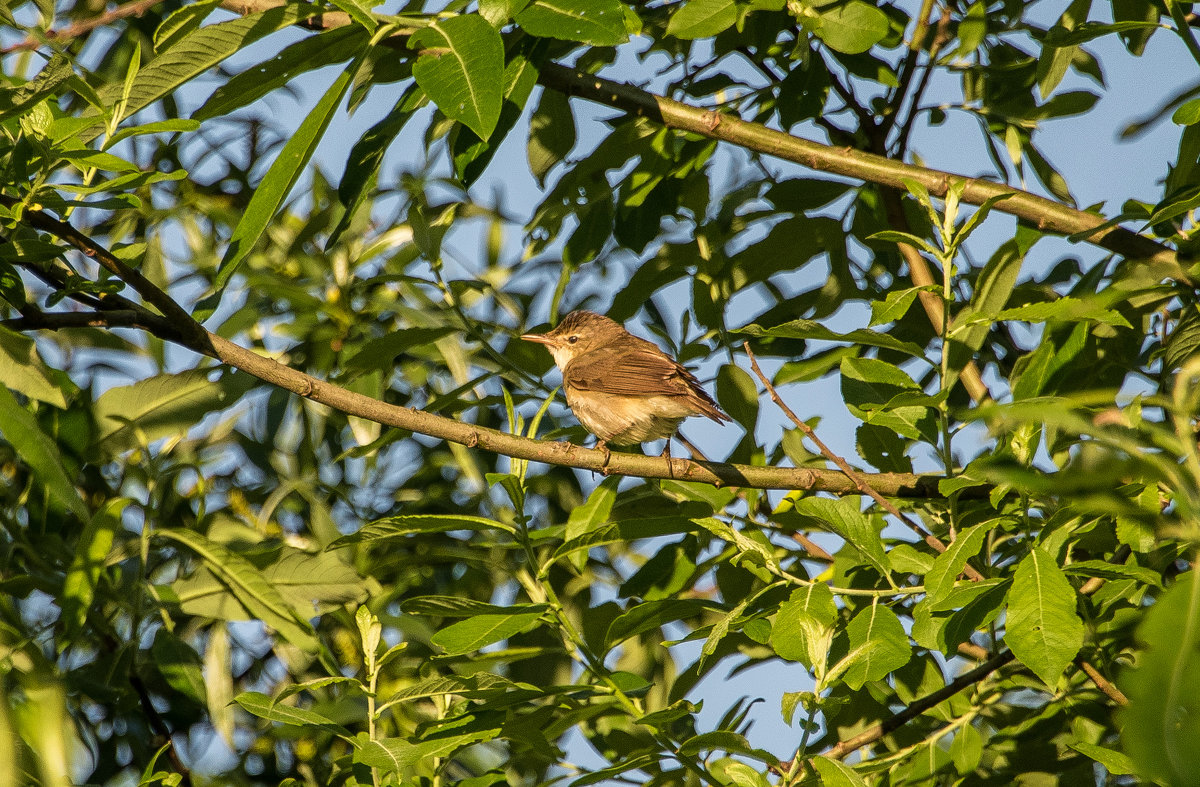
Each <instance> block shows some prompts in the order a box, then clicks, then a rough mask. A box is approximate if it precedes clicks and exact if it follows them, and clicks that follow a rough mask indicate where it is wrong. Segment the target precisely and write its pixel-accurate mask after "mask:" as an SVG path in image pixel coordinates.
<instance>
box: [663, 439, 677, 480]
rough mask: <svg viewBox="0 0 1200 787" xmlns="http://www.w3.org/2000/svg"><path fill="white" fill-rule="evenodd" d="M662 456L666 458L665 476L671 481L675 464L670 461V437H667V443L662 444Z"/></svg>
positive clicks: (673, 477)
mask: <svg viewBox="0 0 1200 787" xmlns="http://www.w3.org/2000/svg"><path fill="white" fill-rule="evenodd" d="M662 458H663V459H666V460H667V477H668V478H670V479H671V480H672V481H674V480H675V464H674V463H673V462H672V461H671V438H669V437H668V438H667V444H666V445H664V446H663V452H662Z"/></svg>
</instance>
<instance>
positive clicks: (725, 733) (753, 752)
mask: <svg viewBox="0 0 1200 787" xmlns="http://www.w3.org/2000/svg"><path fill="white" fill-rule="evenodd" d="M717 750H720V751H727V752H729V753H730V754H741V755H745V756H747V757H754V758H755V759H758V760H762V761H763V762H765V763H767V764H768V765H775V764H776V763H777V762H779V760H778V759H777V758H776V757H775V756H774V755H773V754H770V753H768V752H765V751H763V750H762V749H756V748H754V747H753V746H751V745H750V742H749V741H748V740H746V738H745V736H743V735H739V734H738V733H736V732H732V731H730V730H714V731H713V732H702V733H700V734H699V735H695V736H693V737H691V738H688V739H687V740H686V741H684V742H683V743H682V744H680V746H679V756H681V757H695V756H696V755H698V754H700V753H701V752H706V751H717Z"/></svg>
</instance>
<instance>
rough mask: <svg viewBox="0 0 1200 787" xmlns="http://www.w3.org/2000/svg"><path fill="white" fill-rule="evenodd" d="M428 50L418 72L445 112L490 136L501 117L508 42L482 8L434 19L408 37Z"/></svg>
mask: <svg viewBox="0 0 1200 787" xmlns="http://www.w3.org/2000/svg"><path fill="white" fill-rule="evenodd" d="M409 46H410V47H411V48H413V49H417V50H424V51H422V52H421V55H420V57H418V58H417V62H416V63H415V64H413V77H414V78H415V79H416V80H417V84H418V85H420V86H421V89H422V90H424V91H425V92H426V93H427V94H429V98H430V99H432V100H433V102H434V103H435V104H437V105H438V109H440V110H441V111H442V114H444V115H445V116H446V117H448V118H450V119H451V120H457V121H458V122H460V123H462V124H463V125H464V126H466V127H467V128H469V129H471V130H472V131H474V132H475V134H476V135H477V136H478V137H479V138H480V139H487V138H488V137H490V136H491V135H492V131H493V130H494V129H495V128H496V123H497V121H499V120H500V105H501V102H502V100H503V83H502V80H501V78H500V77H501V74H503V73H504V43H503V42H502V41H501V39H500V33H499V32H497V30H496V28H494V27H492V26H491V25H490V24H488V22H487V20H486V19H484V18H483V17H481V16H479V15H478V14H460V15H459V16H455V17H451V18H450V19H444V20H439V21H436V22H433V23H431V24H430V25H429V27H426V28H423V29H421V30H418V31H417V32H416V33H414V34H413V36H412V38H411V39H409Z"/></svg>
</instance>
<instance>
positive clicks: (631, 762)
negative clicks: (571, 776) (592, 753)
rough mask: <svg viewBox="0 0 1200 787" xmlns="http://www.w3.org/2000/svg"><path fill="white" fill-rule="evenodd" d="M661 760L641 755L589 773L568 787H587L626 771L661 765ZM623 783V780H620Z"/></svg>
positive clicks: (658, 757) (656, 757) (650, 755)
mask: <svg viewBox="0 0 1200 787" xmlns="http://www.w3.org/2000/svg"><path fill="white" fill-rule="evenodd" d="M661 761H662V758H661V757H660V756H659V755H658V754H657V753H655V754H642V755H638V756H636V757H630V758H629V759H626V760H623V761H622V762H619V763H614V764H613V765H610V766H608V767H607V768H601V769H599V770H596V771H592V772H591V773H589V774H587V775H585V776H581V777H579V778H578V779H576V780H575V781H573V782H571V784H570V787H587V785H589V784H599V783H600V782H606V781H609V780H610V779H612V777H614V776H620V775H621V774H622V773H626V772H628V771H633V770H637V769H639V768H644V767H646V766H647V765H654V766H657V765H659V764H660V763H661ZM622 781H624V780H622Z"/></svg>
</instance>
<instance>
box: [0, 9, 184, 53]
mask: <svg viewBox="0 0 1200 787" xmlns="http://www.w3.org/2000/svg"><path fill="white" fill-rule="evenodd" d="M161 2H163V0H136V2H133V3H126V4H125V5H122V6H117V7H116V8H114V9H113V10H111V11H109V12H107V13H104V14H100V15H98V16H94V17H92V18H91V19H88V20H87V21H84V22H78V23H76V24H73V25H71V26H70V27H64V28H62V29H61V30H47V31H46V32H45V33H44V34H42V35H41V36H30V37H29V38H26V39H25V40H24V41H20V42H18V43H16V44H13V45H12V46H9V47H5V48H4V49H0V54H4V55H7V54H9V53H10V52H20V51H23V50H27V49H37V48H38V47H40V46H42V45H44V44H46V43H47V42H49V41H70V40H72V39H75V38H79V37H80V36H81V35H84V34H86V33H90V32H91V31H92V30H95V29H96V28H97V27H101V26H103V25H107V24H108V23H109V22H115V21H116V20H118V19H124V18H126V17H129V16H141V15H142V14H144V13H146V12H147V11H149V10H150V9H151V8H153V7H154V6H156V5H158V4H159V3H161Z"/></svg>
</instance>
